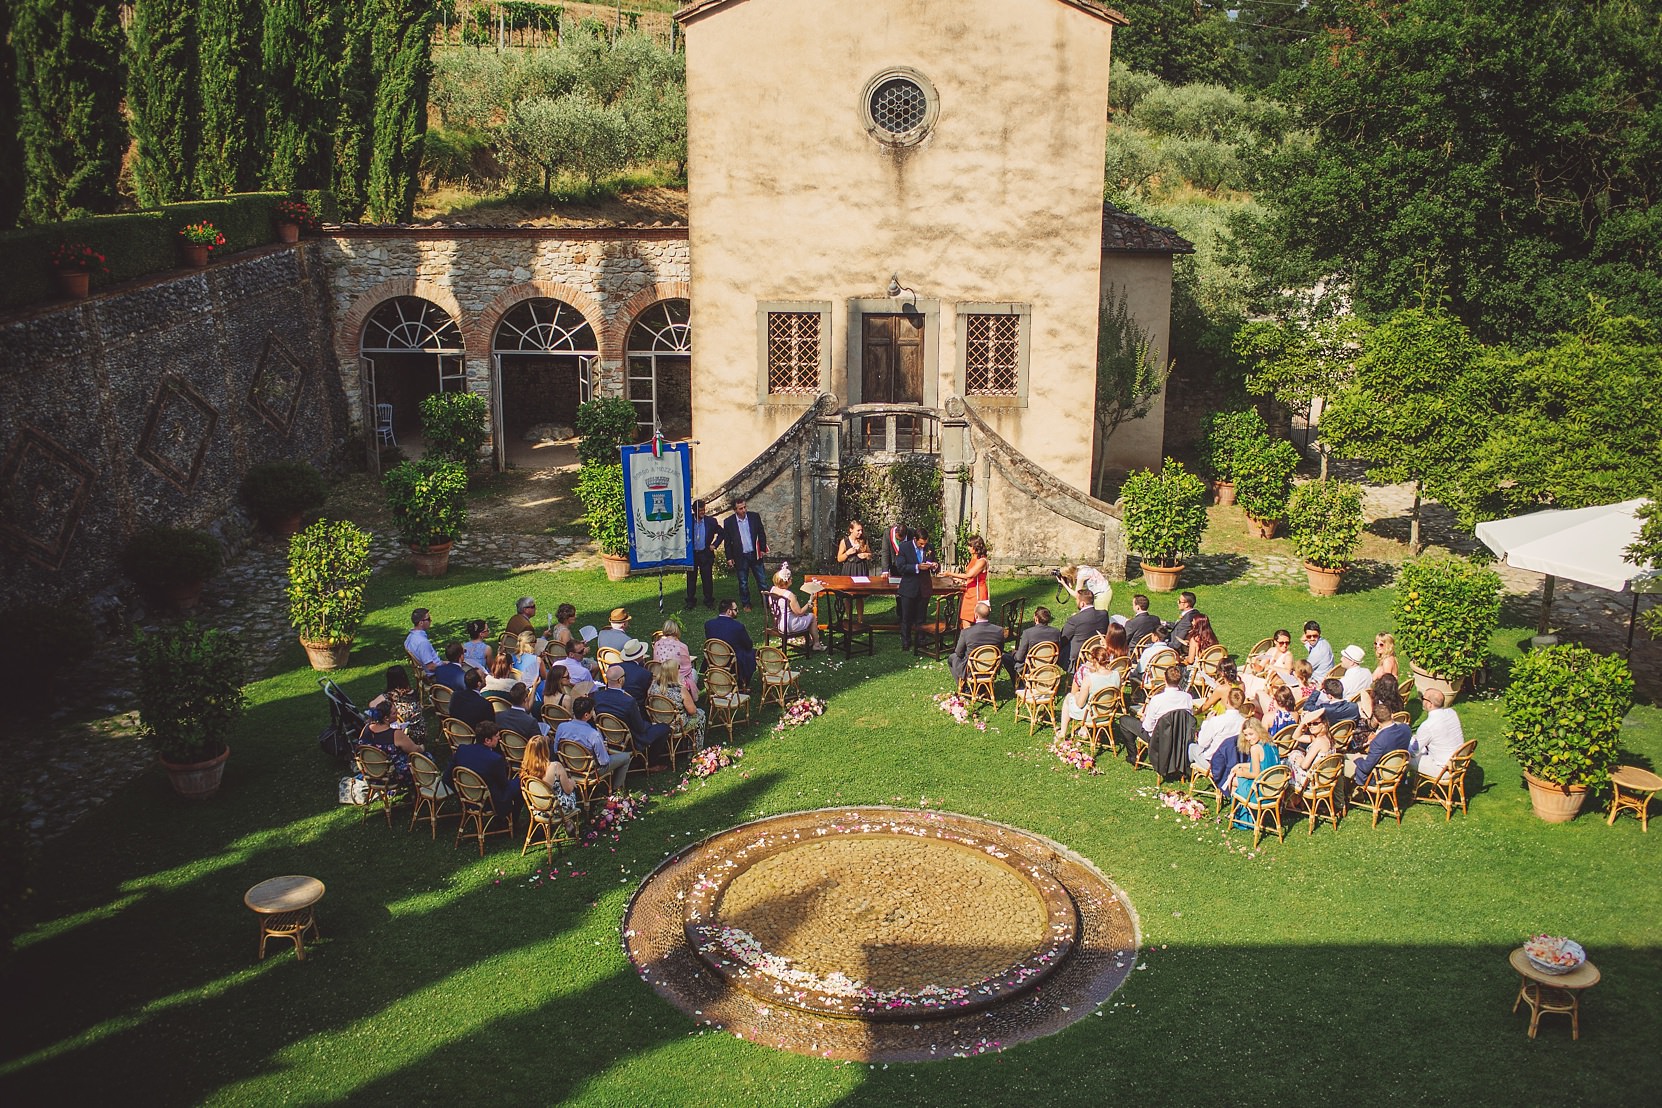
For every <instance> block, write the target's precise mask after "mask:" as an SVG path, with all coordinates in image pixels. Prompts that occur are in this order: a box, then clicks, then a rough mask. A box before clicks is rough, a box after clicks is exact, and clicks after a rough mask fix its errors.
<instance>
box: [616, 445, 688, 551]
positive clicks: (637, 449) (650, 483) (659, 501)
mask: <svg viewBox="0 0 1662 1108" xmlns="http://www.w3.org/2000/svg"><path fill="white" fill-rule="evenodd" d="M621 449H622V451H623V503H624V505H625V507H626V508H627V509H628V513H629V568H630V569H658V568H660V567H667V566H691V565H692V564H693V549H692V529H691V528H689V527H688V526H687V521H688V520H689V519H690V518H692V513H691V512H690V511H689V510H688V505H689V504H690V503H691V502H692V446H691V444H689V443H684V442H678V443H667V442H664V441H663V440H661V439H657V438H654V439H653V441H652V442H651V443H649V444H647V445H645V446H625V447H622V448H621Z"/></svg>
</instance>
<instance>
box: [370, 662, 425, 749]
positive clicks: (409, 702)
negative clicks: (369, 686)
mask: <svg viewBox="0 0 1662 1108" xmlns="http://www.w3.org/2000/svg"><path fill="white" fill-rule="evenodd" d="M369 706H370V707H371V708H383V709H386V710H387V712H388V713H389V714H388V717H387V718H388V719H389V720H391V721H392V722H393V723H396V724H398V725H399V726H400V727H402V728H404V729H405V731H406V732H407V733H408V735H409V736H410V739H411V740H412V741H414V742H417V743H420V742H423V741H425V740H426V738H427V717H426V716H424V715H422V714H421V697H419V696H417V695H416V691H415V690H414V689H412V688H410V675H409V674H407V673H405V672H404V667H403V666H388V667H387V672H386V688H385V689H383V690H382V692H381V694H380V695H379V696H377V697H376V698H375V699H374V700H371V701H370V702H369Z"/></svg>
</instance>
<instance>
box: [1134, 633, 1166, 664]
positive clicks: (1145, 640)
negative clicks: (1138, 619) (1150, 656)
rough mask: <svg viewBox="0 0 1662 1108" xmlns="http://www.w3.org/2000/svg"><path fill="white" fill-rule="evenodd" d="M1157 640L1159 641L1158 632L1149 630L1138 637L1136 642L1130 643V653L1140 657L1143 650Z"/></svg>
mask: <svg viewBox="0 0 1662 1108" xmlns="http://www.w3.org/2000/svg"><path fill="white" fill-rule="evenodd" d="M1159 641H1160V636H1159V634H1158V633H1157V632H1154V631H1150V632H1149V633H1148V634H1146V635H1144V636H1143V637H1142V638H1140V639H1138V640H1137V641H1136V642H1134V643H1132V644H1131V653H1133V654H1135V655H1136V656H1137V657H1139V658H1141V657H1142V656H1143V651H1145V650H1147V649H1148V648H1149V647H1151V646H1153V645H1154V644H1155V643H1157V642H1159Z"/></svg>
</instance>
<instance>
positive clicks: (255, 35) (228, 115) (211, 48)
mask: <svg viewBox="0 0 1662 1108" xmlns="http://www.w3.org/2000/svg"><path fill="white" fill-rule="evenodd" d="M196 35H197V43H198V46H197V57H198V68H199V69H200V72H201V89H202V97H201V115H200V119H201V121H202V123H201V132H200V135H199V136H198V146H197V152H196V188H197V194H198V195H199V196H224V195H225V194H226V193H229V192H251V191H253V190H254V189H257V188H259V186H260V173H261V170H262V169H264V168H265V139H264V135H265V103H264V97H263V95H262V86H261V82H260V71H261V61H262V56H261V46H260V41H261V17H260V8H259V6H258V5H257V3H256V0H200V2H199V3H198V5H197V13H196Z"/></svg>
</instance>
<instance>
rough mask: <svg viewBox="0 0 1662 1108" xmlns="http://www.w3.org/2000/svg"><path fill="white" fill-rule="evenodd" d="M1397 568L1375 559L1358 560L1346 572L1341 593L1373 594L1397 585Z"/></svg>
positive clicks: (1342, 580)
mask: <svg viewBox="0 0 1662 1108" xmlns="http://www.w3.org/2000/svg"><path fill="white" fill-rule="evenodd" d="M1396 579H1397V567H1396V566H1394V565H1392V564H1391V563H1389V562H1381V561H1377V560H1376V559H1373V558H1358V559H1357V560H1356V561H1354V562H1352V563H1351V564H1350V568H1349V569H1347V570H1345V575H1344V577H1343V578H1342V579H1341V585H1340V589H1339V591H1340V592H1342V593H1357V592H1372V591H1373V590H1374V589H1383V588H1385V587H1386V586H1388V585H1392V584H1395V582H1396Z"/></svg>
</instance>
